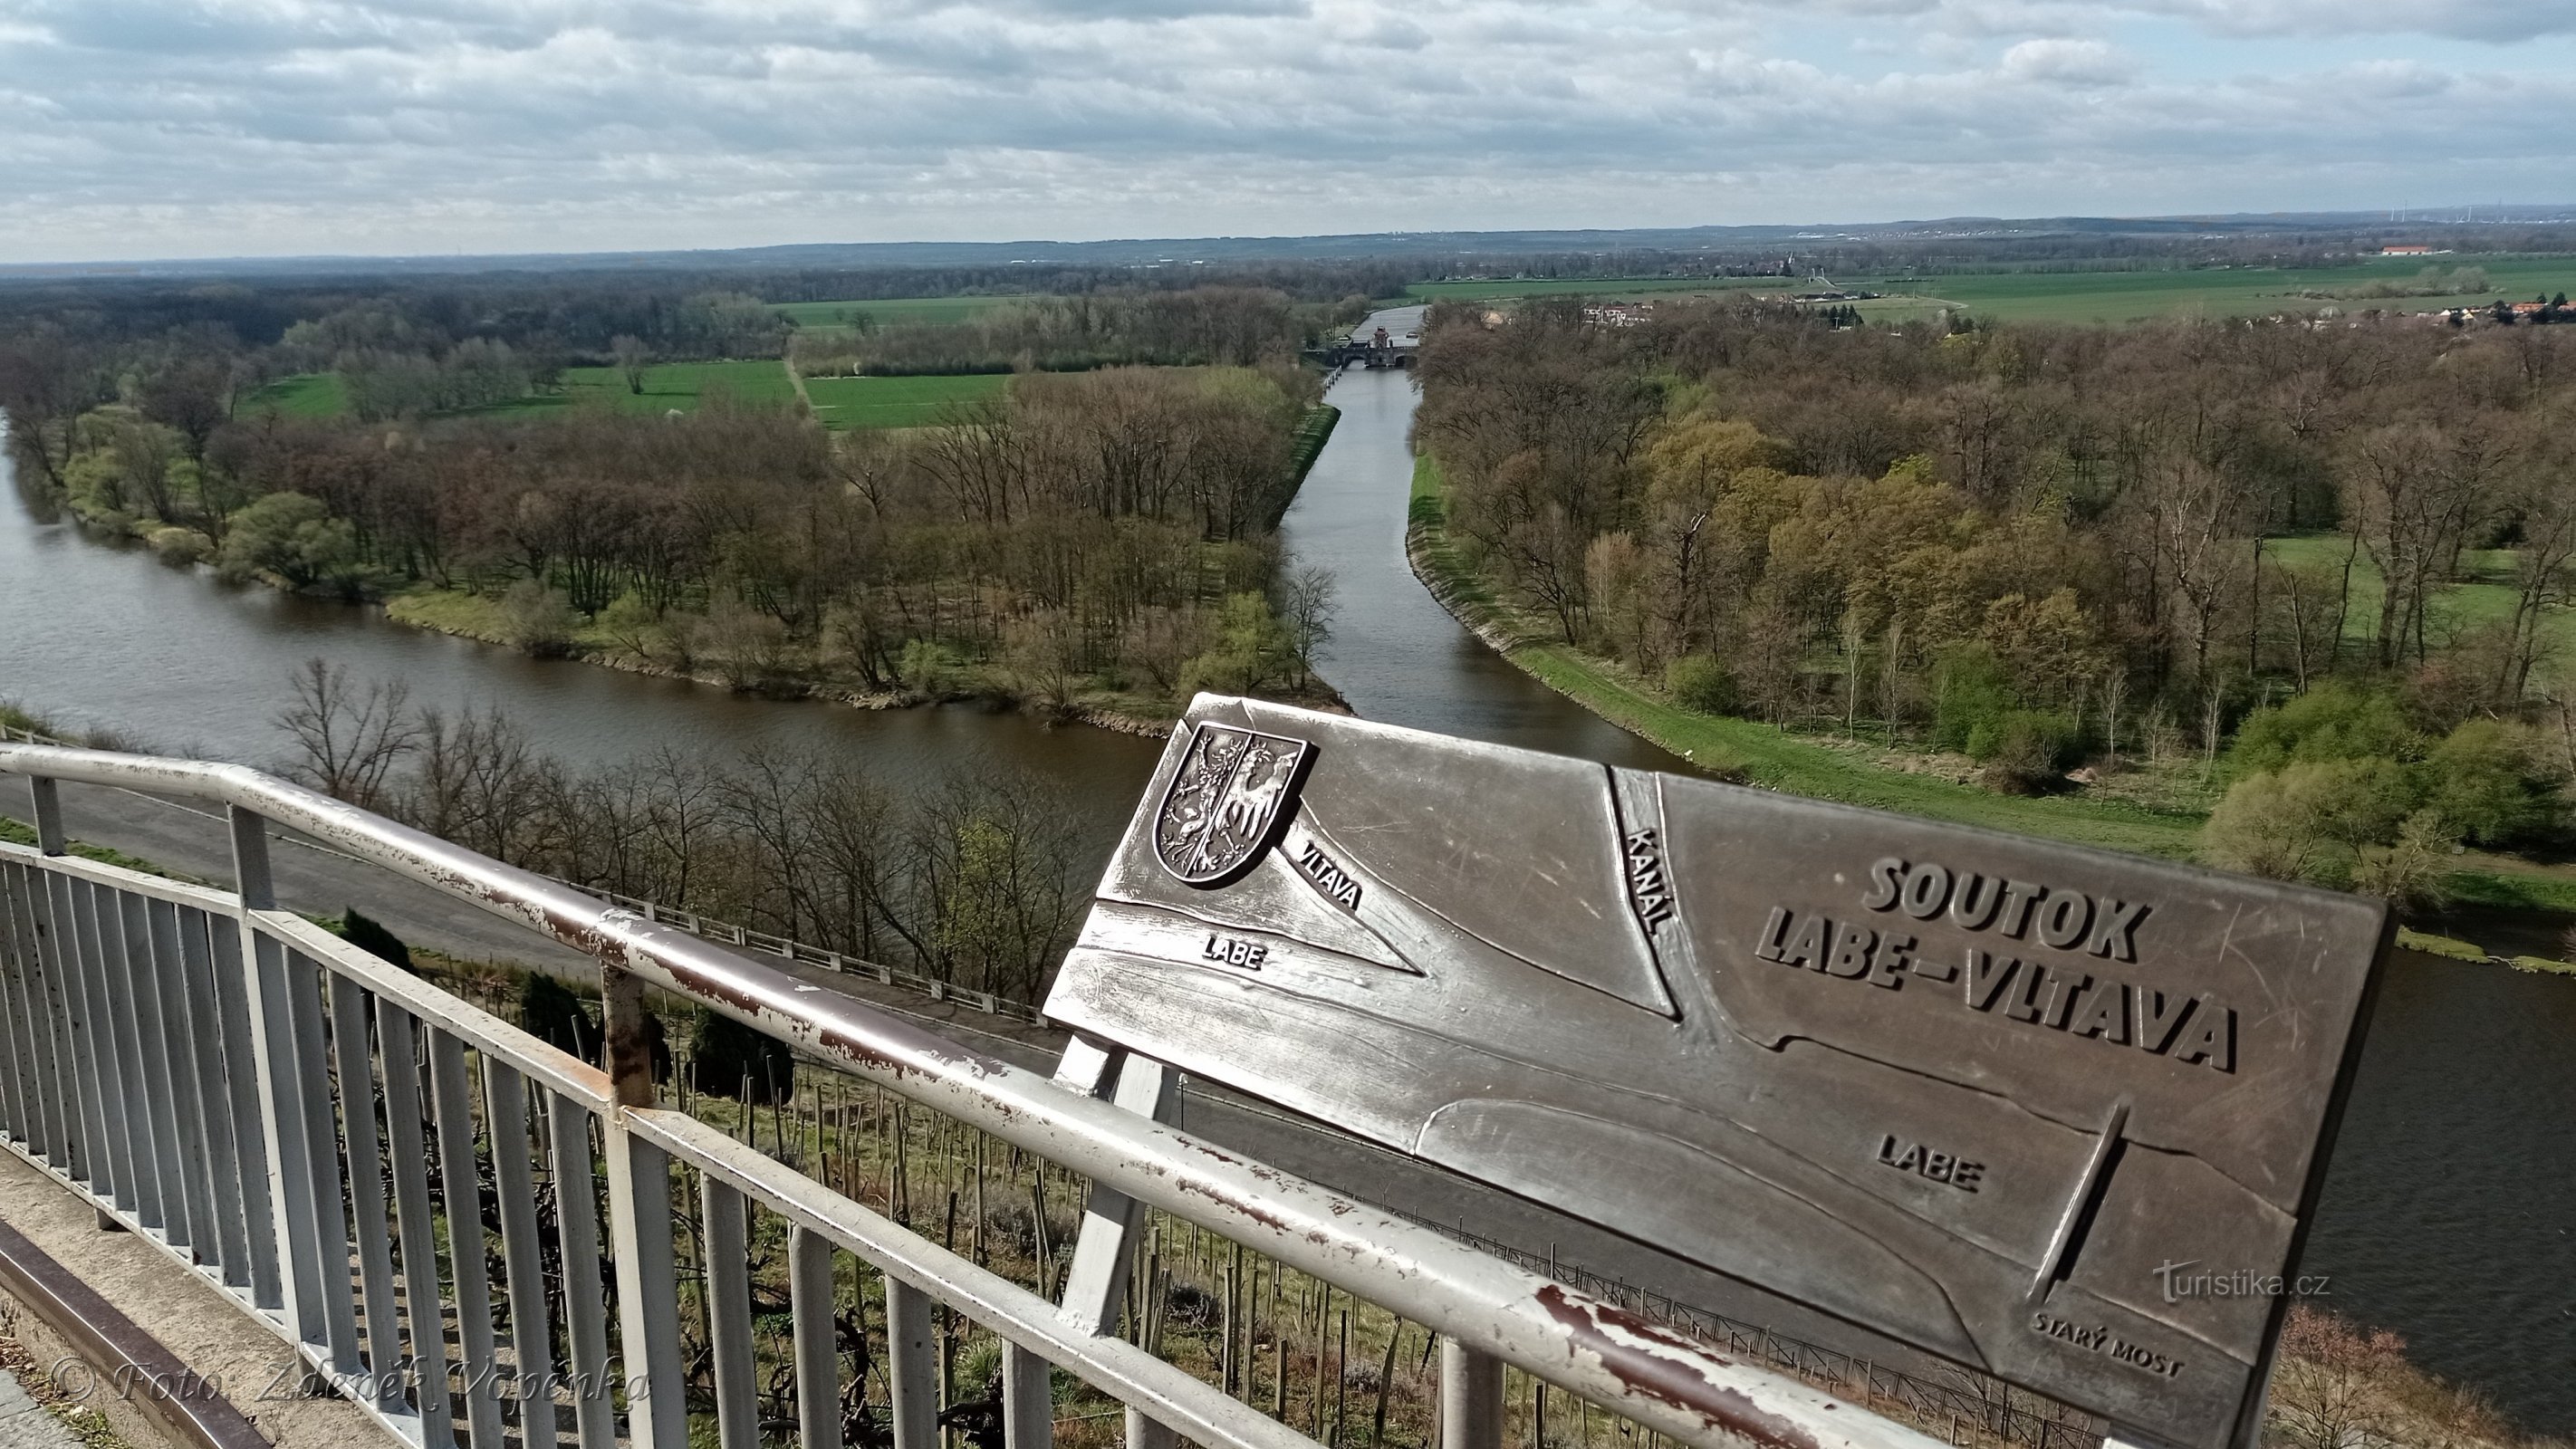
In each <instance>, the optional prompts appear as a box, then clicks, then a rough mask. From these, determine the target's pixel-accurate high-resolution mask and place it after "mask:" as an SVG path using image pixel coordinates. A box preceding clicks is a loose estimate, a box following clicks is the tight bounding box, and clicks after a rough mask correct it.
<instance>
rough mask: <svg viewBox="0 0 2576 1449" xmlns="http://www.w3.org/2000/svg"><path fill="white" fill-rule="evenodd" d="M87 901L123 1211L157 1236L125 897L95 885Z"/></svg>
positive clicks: (152, 1152) (154, 1166)
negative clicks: (111, 1075)
mask: <svg viewBox="0 0 2576 1449" xmlns="http://www.w3.org/2000/svg"><path fill="white" fill-rule="evenodd" d="M89 898H90V914H91V918H92V920H93V921H94V922H95V924H96V929H97V931H98V957H97V960H98V980H99V982H100V984H101V985H102V986H103V987H104V988H105V991H106V996H105V1001H106V1011H107V1014H106V1016H105V1018H104V1020H105V1022H106V1027H107V1034H106V1036H105V1038H104V1044H105V1046H106V1049H107V1052H108V1056H109V1058H110V1059H111V1060H113V1061H114V1062H115V1064H116V1092H117V1096H118V1097H119V1099H120V1100H119V1102H118V1104H117V1113H116V1117H115V1122H114V1125H115V1126H116V1127H118V1128H119V1129H121V1130H122V1132H123V1145H124V1149H125V1156H124V1158H123V1165H124V1168H125V1172H126V1174H127V1175H126V1179H125V1183H126V1195H125V1196H126V1206H127V1209H128V1210H129V1211H131V1212H132V1213H133V1214H134V1216H135V1219H136V1221H138V1222H140V1223H142V1224H143V1226H144V1227H145V1228H147V1229H151V1230H153V1231H155V1232H158V1231H160V1229H161V1227H162V1225H163V1224H164V1223H165V1222H166V1221H167V1219H166V1218H165V1217H164V1216H163V1214H162V1211H161V1164H160V1154H159V1151H158V1150H157V1149H156V1148H155V1147H154V1146H153V1141H152V1137H153V1131H152V1127H153V1112H152V1087H151V1083H150V1082H149V1081H147V1080H146V1079H145V1076H144V1071H143V1033H142V1030H141V1027H140V1025H139V1022H138V1020H137V1018H138V1016H139V1014H140V1009H139V1006H138V1004H137V1001H136V998H137V997H138V996H139V995H140V994H141V993H140V992H139V991H138V990H137V989H136V982H135V979H134V977H135V971H134V953H133V945H132V942H131V941H130V939H129V938H128V934H127V930H126V926H127V923H128V920H129V912H128V910H127V904H128V900H129V898H128V897H127V895H126V893H125V892H123V891H120V890H117V889H115V888H113V887H111V886H104V885H98V884H95V883H93V884H92V885H91V886H90V888H89ZM100 1075H101V1076H102V1077H104V1076H105V1075H106V1073H105V1072H104V1071H102V1072H101V1073H100Z"/></svg>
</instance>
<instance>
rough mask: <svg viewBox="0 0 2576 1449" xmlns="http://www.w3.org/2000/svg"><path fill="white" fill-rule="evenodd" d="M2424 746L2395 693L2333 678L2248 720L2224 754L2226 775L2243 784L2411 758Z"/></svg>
mask: <svg viewBox="0 0 2576 1449" xmlns="http://www.w3.org/2000/svg"><path fill="white" fill-rule="evenodd" d="M2422 748H2423V741H2422V738H2421V737H2420V736H2418V735H2417V734H2416V733H2415V731H2414V730H2413V729H2412V728H2410V727H2409V726H2408V725H2407V723H2406V717H2405V715H2404V713H2403V712H2402V711H2401V710H2399V708H2398V705H2397V697H2396V696H2395V695H2393V694H2389V693H2387V692H2386V691H2384V690H2374V689H2368V688H2365V687H2363V686H2360V685H2356V684H2349V683H2345V682H2343V681H2340V680H2336V681H2331V682H2328V683H2325V684H2320V685H2318V686H2317V687H2316V688H2314V689H2311V690H2309V691H2308V692H2307V693H2305V694H2303V695H2300V696H2299V697H2297V698H2296V699H2292V700H2289V701H2287V702H2285V703H2282V704H2277V705H2273V706H2271V707H2269V708H2266V709H2258V710H2256V711H2254V713H2253V714H2252V715H2250V716H2248V717H2247V719H2246V721H2245V723H2244V725H2243V727H2242V728H2240V729H2238V730H2237V732H2236V743H2235V744H2234V745H2233V746H2231V747H2230V748H2229V749H2228V751H2227V767H2226V776H2227V778H2228V779H2230V780H2242V779H2244V778H2246V777H2247V776H2250V775H2259V774H2262V773H2263V772H2265V771H2267V770H2278V769H2280V768H2282V767H2283V766H2285V765H2292V764H2315V763H2320V762H2323V761H2327V760H2358V759H2365V758H2369V757H2371V756H2378V757H2381V758H2384V759H2391V760H2404V759H2412V758H2414V757H2415V756H2416V755H2417V754H2418V753H2420V752H2421V750H2422Z"/></svg>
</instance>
